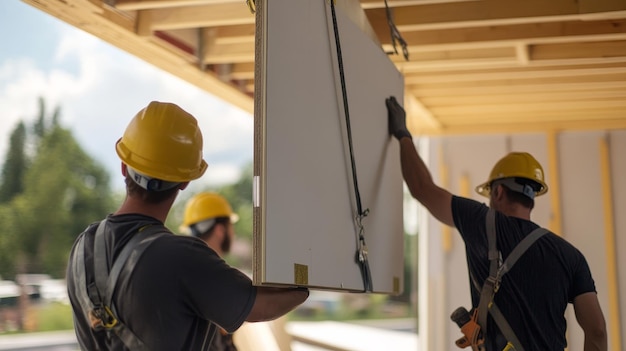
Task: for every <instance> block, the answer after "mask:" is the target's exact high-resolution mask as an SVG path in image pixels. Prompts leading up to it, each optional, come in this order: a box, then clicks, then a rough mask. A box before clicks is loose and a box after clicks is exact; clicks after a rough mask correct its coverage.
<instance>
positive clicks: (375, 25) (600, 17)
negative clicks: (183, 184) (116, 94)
mask: <svg viewBox="0 0 626 351" xmlns="http://www.w3.org/2000/svg"><path fill="white" fill-rule="evenodd" d="M22 1H24V2H25V3H28V4H30V5H32V6H34V7H36V8H39V9H40V10H42V11H44V12H47V13H49V14H50V15H52V16H55V17H57V18H59V19H61V20H63V21H65V22H67V23H69V24H71V25H73V26H75V27H77V28H80V29H82V30H84V31H86V32H89V33H91V34H93V35H95V36H96V37H98V38H100V39H102V40H104V41H106V42H108V43H110V44H112V45H114V46H116V47H118V48H120V49H122V50H124V51H127V52H128V53H130V54H132V55H135V56H137V57H139V58H141V59H143V60H145V61H147V62H149V63H151V64H153V65H155V66H157V67H159V68H161V69H163V70H165V71H167V72H169V73H171V74H174V75H175V76H178V77H180V78H181V79H184V80H186V81H188V82H190V83H192V84H194V85H196V86H198V87H199V88H201V89H203V90H205V91H207V92H209V93H211V94H213V95H215V96H216V97H218V98H220V99H222V100H224V101H226V102H228V103H230V104H232V105H234V106H237V107H240V108H241V109H243V110H245V111H248V112H250V113H252V112H253V96H254V48H255V44H254V33H255V15H254V14H253V13H252V11H251V9H250V8H249V6H248V4H250V3H252V4H253V3H254V1H262V0H249V1H248V3H247V2H246V1H245V0H22ZM320 1H322V0H320ZM324 1H325V0H324ZM337 3H338V4H340V5H342V4H343V6H344V7H347V8H348V9H349V10H350V11H351V12H352V13H353V14H354V19H355V20H356V21H358V22H360V24H361V26H362V28H363V29H364V30H366V31H368V32H369V33H370V35H371V36H372V38H373V39H374V40H377V41H378V42H379V43H380V45H381V47H382V49H383V50H385V51H386V52H391V54H390V58H391V60H392V61H393V62H394V63H395V64H396V66H397V67H398V69H399V70H400V71H401V72H402V73H403V75H404V78H405V108H406V110H407V114H408V121H409V122H408V123H409V127H410V129H411V131H412V132H413V133H417V134H419V135H448V134H475V133H518V132H546V131H562V130H589V129H602V130H610V129H624V128H626V1H624V0H550V1H545V0H525V1H519V0H388V1H387V4H388V6H389V8H390V10H391V11H390V14H391V18H392V19H393V23H394V24H395V25H396V27H397V29H398V31H399V33H400V34H401V36H402V38H403V39H404V40H405V41H406V44H407V46H406V49H407V50H408V54H409V57H408V60H405V58H404V57H403V55H402V49H401V48H400V47H398V53H399V54H394V53H393V46H392V36H391V31H390V26H389V24H388V22H389V21H388V15H387V11H386V8H385V1H384V0H360V1H358V0H337ZM303 69H306V67H303Z"/></svg>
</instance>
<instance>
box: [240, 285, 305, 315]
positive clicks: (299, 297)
mask: <svg viewBox="0 0 626 351" xmlns="http://www.w3.org/2000/svg"><path fill="white" fill-rule="evenodd" d="M307 297H309V291H308V290H307V289H304V288H297V289H289V288H270V287H261V286H260V287H257V293H256V300H255V301H254V305H253V306H252V310H251V311H250V314H249V315H248V317H247V318H246V321H247V322H264V321H271V320H274V319H276V318H278V317H280V316H283V315H285V314H287V313H288V312H290V311H291V310H293V309H294V308H296V307H297V306H298V305H300V304H301V303H303V302H304V301H305V300H306V299H307Z"/></svg>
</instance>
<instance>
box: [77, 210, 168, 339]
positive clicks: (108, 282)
mask: <svg viewBox="0 0 626 351" xmlns="http://www.w3.org/2000/svg"><path fill="white" fill-rule="evenodd" d="M105 229H106V219H105V220H103V221H102V222H100V225H98V229H97V230H96V235H95V239H94V241H95V242H94V276H95V283H96V284H95V292H96V293H95V294H94V291H93V289H90V290H91V291H89V293H90V294H89V295H90V298H91V300H92V302H93V304H94V305H95V307H96V308H98V307H102V308H104V309H105V312H106V313H108V314H110V316H109V317H111V318H113V322H112V325H108V326H105V328H106V329H108V330H112V331H113V332H114V333H115V334H116V335H117V336H118V337H119V338H120V339H121V340H122V342H123V343H124V345H126V347H128V348H129V349H131V350H145V349H146V346H145V345H144V343H143V342H142V341H141V339H139V337H137V335H135V334H134V333H133V332H132V331H131V330H130V328H128V327H127V326H126V325H125V324H124V322H123V321H121V320H120V319H119V317H118V314H117V311H116V308H115V305H114V303H113V301H112V299H113V294H114V293H115V288H116V286H117V283H118V281H119V280H120V279H118V278H119V277H120V276H123V277H124V279H128V278H130V274H131V272H132V270H133V268H134V267H135V264H136V263H137V261H138V260H139V258H140V257H141V255H142V254H143V253H144V251H145V250H146V249H147V248H148V246H149V245H150V244H152V243H153V242H154V240H156V239H157V238H159V237H161V236H162V235H165V233H164V232H163V229H162V228H159V227H158V226H148V227H144V228H142V229H141V230H140V231H139V232H137V233H135V234H134V235H133V236H132V238H131V239H130V241H129V242H128V243H126V245H125V246H124V248H123V249H122V251H121V252H120V254H119V256H118V257H117V259H116V260H115V262H114V263H113V267H111V269H110V270H109V267H108V263H107V261H108V257H109V253H108V252H107V249H106V240H105V233H104V232H105ZM159 232H160V233H159Z"/></svg>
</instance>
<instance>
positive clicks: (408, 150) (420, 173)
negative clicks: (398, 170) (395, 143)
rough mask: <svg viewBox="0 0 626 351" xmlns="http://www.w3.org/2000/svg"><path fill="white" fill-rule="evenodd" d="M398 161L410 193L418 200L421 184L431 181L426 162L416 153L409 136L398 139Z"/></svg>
mask: <svg viewBox="0 0 626 351" xmlns="http://www.w3.org/2000/svg"><path fill="white" fill-rule="evenodd" d="M400 163H401V165H402V176H403V177H404V181H405V182H406V185H407V186H408V188H409V191H410V192H411V195H413V197H415V198H416V199H418V200H419V199H420V198H421V197H420V191H421V190H422V189H423V184H425V183H432V176H431V175H430V171H429V170H428V168H427V167H426V164H425V163H424V161H423V160H422V158H421V157H420V156H419V154H418V153H417V150H416V149H415V145H414V144H413V140H411V138H402V139H400Z"/></svg>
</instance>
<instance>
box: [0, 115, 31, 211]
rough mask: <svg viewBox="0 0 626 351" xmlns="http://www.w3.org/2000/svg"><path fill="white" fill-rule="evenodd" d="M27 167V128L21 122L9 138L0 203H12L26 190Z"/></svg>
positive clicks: (3, 168)
mask: <svg viewBox="0 0 626 351" xmlns="http://www.w3.org/2000/svg"><path fill="white" fill-rule="evenodd" d="M27 167H28V164H27V156H26V126H25V125H24V122H21V121H20V122H19V123H18V124H17V126H16V127H15V129H14V130H13V132H12V133H11V137H10V138H9V148H8V151H7V154H6V158H5V162H4V166H3V167H2V183H1V184H0V203H5V202H8V201H10V200H11V199H13V197H15V196H16V195H17V194H19V193H21V192H22V191H23V190H24V173H25V172H26V168H27Z"/></svg>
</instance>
